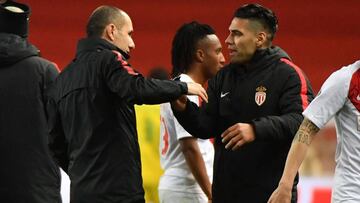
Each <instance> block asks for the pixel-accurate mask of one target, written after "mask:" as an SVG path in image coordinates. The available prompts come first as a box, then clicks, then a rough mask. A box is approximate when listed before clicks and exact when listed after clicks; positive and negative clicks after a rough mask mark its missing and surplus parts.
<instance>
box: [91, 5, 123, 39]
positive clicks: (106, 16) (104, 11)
mask: <svg viewBox="0 0 360 203" xmlns="http://www.w3.org/2000/svg"><path fill="white" fill-rule="evenodd" d="M120 14H121V10H120V9H118V8H116V7H113V6H100V7H98V8H97V9H95V10H94V12H93V13H92V14H91V16H90V18H89V21H88V23H87V25H86V33H87V36H88V37H100V36H101V35H102V33H103V32H104V29H105V27H106V26H107V25H108V24H110V23H112V22H114V19H116V18H117V17H119V15H120Z"/></svg>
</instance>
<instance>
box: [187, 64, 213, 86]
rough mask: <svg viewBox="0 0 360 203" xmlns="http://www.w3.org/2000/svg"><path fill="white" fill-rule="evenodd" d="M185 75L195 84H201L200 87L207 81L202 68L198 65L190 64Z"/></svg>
mask: <svg viewBox="0 0 360 203" xmlns="http://www.w3.org/2000/svg"><path fill="white" fill-rule="evenodd" d="M186 74H187V75H188V76H189V77H190V78H191V79H192V80H193V81H194V82H196V83H199V84H201V85H202V86H204V85H205V83H206V82H207V81H208V80H209V78H208V77H206V76H205V74H204V73H203V72H202V68H201V66H200V64H192V65H190V67H189V69H188V71H187V72H186Z"/></svg>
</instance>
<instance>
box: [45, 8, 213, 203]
mask: <svg viewBox="0 0 360 203" xmlns="http://www.w3.org/2000/svg"><path fill="white" fill-rule="evenodd" d="M132 32H133V27H132V22H131V19H130V17H129V16H128V15H127V14H126V13H125V12H124V11H121V10H120V9H118V8H115V7H111V6H101V7H99V8H97V9H96V10H95V11H94V12H93V13H92V15H91V16H90V18H89V21H88V24H87V35H88V37H87V38H85V39H82V40H80V41H79V44H78V47H77V53H76V57H75V59H74V60H73V61H72V62H71V63H70V64H69V65H68V66H67V67H66V68H65V69H64V71H63V72H62V73H61V74H60V75H59V77H58V78H57V79H56V81H55V83H54V86H53V88H52V89H51V91H49V96H50V97H51V100H50V102H49V104H48V113H49V123H50V125H51V126H50V130H51V131H50V134H51V139H50V148H51V150H52V152H53V153H54V156H55V158H56V159H57V160H58V163H59V164H60V166H61V167H62V168H63V169H64V170H65V171H66V172H67V173H68V174H69V176H70V180H71V189H70V200H71V202H72V203H75V202H76V203H91V202H94V203H109V202H114V203H115V202H124V203H130V202H131V203H135V202H136V203H137V202H144V190H143V187H142V178H141V161H140V152H139V144H138V138H137V132H136V122H135V111H134V104H159V103H163V102H168V101H171V100H174V99H177V98H178V97H180V96H181V95H183V94H196V95H199V96H201V97H202V98H203V99H205V100H207V95H206V92H205V90H204V89H203V88H202V87H201V85H199V84H196V83H182V82H175V81H168V80H156V79H145V78H144V77H143V76H142V75H141V74H139V73H138V72H136V71H135V70H134V69H133V68H132V67H131V66H130V64H129V63H128V62H127V59H128V58H129V53H130V50H131V49H133V48H134V47H135V44H134V42H133V40H132V38H131V34H132Z"/></svg>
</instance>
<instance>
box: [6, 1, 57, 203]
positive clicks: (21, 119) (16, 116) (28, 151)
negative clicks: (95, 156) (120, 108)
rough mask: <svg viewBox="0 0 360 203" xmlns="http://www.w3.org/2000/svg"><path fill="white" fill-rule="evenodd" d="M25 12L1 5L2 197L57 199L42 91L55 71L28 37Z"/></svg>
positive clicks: (17, 201)
mask: <svg viewBox="0 0 360 203" xmlns="http://www.w3.org/2000/svg"><path fill="white" fill-rule="evenodd" d="M7 6H13V8H14V7H17V8H18V9H21V10H23V12H22V13H15V12H13V11H11V9H10V10H8V9H7V8H8V7H7ZM29 12H30V11H29V7H28V6H26V5H23V4H18V3H15V2H11V1H8V2H7V3H6V4H5V5H0V160H1V167H0V202H4V203H60V202H61V196H60V173H59V167H58V166H57V165H56V164H55V162H54V161H53V160H52V159H51V156H50V152H49V149H48V132H47V121H46V114H45V103H46V102H45V99H46V98H45V95H44V92H45V89H46V88H47V87H48V85H49V84H50V83H51V82H52V81H53V80H55V77H56V76H57V75H58V70H57V68H56V67H55V66H54V65H53V63H51V62H49V61H47V60H45V59H43V58H40V57H39V56H38V53H39V51H38V49H37V48H36V47H34V46H33V45H31V44H30V43H29V42H28V40H27V39H26V37H27V29H28V21H27V18H28V16H29Z"/></svg>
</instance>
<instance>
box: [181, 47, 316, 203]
mask: <svg viewBox="0 0 360 203" xmlns="http://www.w3.org/2000/svg"><path fill="white" fill-rule="evenodd" d="M208 95H209V103H208V104H204V105H203V107H202V108H200V109H199V108H198V107H197V106H196V105H194V104H192V103H191V102H190V101H188V103H187V105H186V109H185V111H184V112H174V114H175V116H176V118H177V119H178V121H179V122H180V123H181V125H183V126H184V128H185V129H186V130H187V131H188V132H190V134H192V135H194V136H196V137H199V138H209V137H211V136H215V138H216V139H215V160H214V177H213V202H214V203H234V202H236V203H242V202H244V203H265V202H267V200H268V198H269V197H270V195H271V194H272V192H273V191H274V190H275V189H276V187H277V185H278V182H279V180H280V178H281V175H282V171H283V168H284V165H285V161H286V156H287V153H288V150H289V148H290V145H291V142H292V139H293V137H294V135H295V133H296V131H297V129H298V127H299V125H300V123H301V122H302V120H303V116H302V115H301V113H302V111H303V110H304V108H305V107H306V106H307V104H308V103H309V102H310V101H311V100H312V99H313V92H312V89H311V87H310V83H309V81H308V80H307V79H306V78H305V76H304V74H303V73H302V71H301V70H300V69H299V68H298V67H296V66H295V65H294V64H293V63H292V62H291V61H290V59H289V57H288V55H287V54H286V53H285V52H284V51H283V50H281V49H280V48H278V47H272V48H268V49H265V50H259V51H257V52H256V53H255V55H254V56H253V59H252V60H251V62H250V63H249V64H247V65H239V64H230V65H228V66H227V67H224V68H223V69H222V70H220V71H219V73H218V74H217V75H216V76H215V78H213V79H211V80H210V81H209V87H208ZM235 123H250V124H252V126H253V127H254V130H255V137H256V138H255V141H253V142H252V143H248V144H246V145H244V146H243V147H241V149H239V150H237V151H232V150H231V149H225V145H224V144H223V143H222V142H221V137H220V135H221V133H223V132H224V131H225V130H226V129H227V128H229V127H230V126H232V125H233V124H235ZM296 184H297V180H296V181H295V184H294V188H293V202H296Z"/></svg>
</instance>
